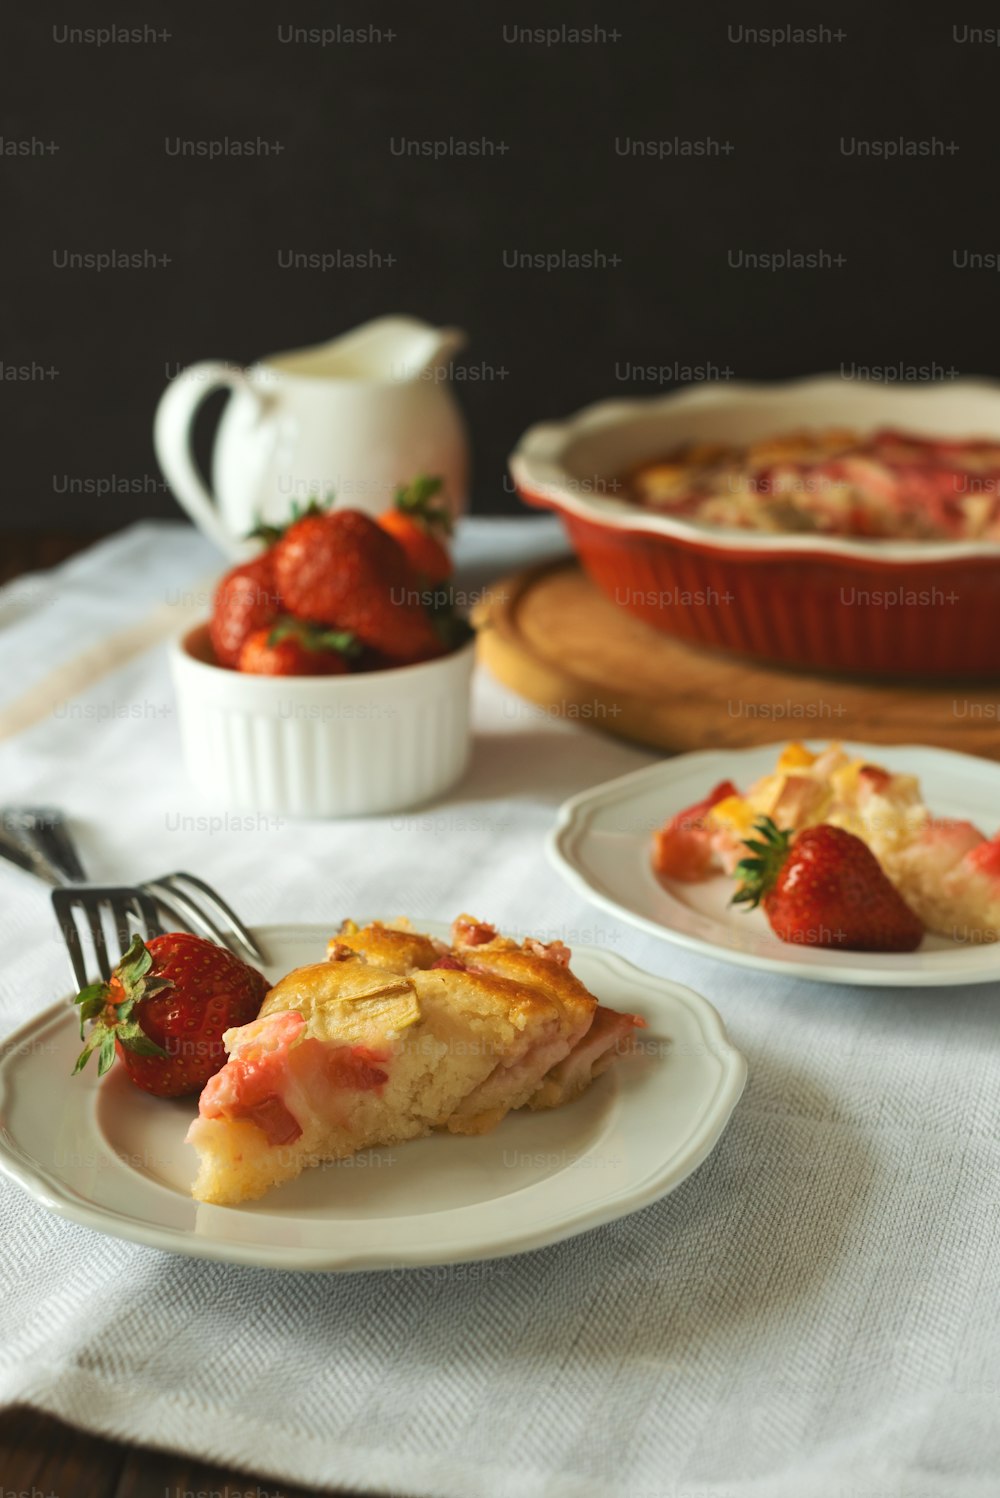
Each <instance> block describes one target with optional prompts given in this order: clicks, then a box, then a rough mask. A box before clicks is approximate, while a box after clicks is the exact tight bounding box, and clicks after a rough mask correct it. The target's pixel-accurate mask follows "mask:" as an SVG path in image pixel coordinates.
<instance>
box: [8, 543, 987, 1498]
mask: <svg viewBox="0 0 1000 1498" xmlns="http://www.w3.org/2000/svg"><path fill="white" fill-rule="evenodd" d="M558 547H559V541H558V538H557V533H556V532H555V531H554V530H553V529H552V528H551V527H550V526H549V525H548V524H547V523H545V522H543V523H541V524H539V523H538V522H535V521H525V522H498V521H494V522H487V521H473V522H470V523H468V525H467V526H466V529H465V532H464V535H463V539H462V548H461V551H462V556H463V558H464V560H465V562H466V566H467V568H468V566H469V565H470V564H471V565H473V566H475V565H476V564H478V565H479V566H480V568H481V567H482V566H484V565H485V566H487V567H492V568H493V569H494V570H499V569H503V568H504V567H506V566H508V565H510V564H511V563H512V562H515V561H518V560H526V559H527V558H529V557H531V556H533V555H534V554H535V553H536V552H538V551H539V550H541V549H548V550H550V551H552V550H557V549H558ZM218 570H220V561H219V558H218V557H217V556H216V555H215V554H214V553H213V551H212V550H211V548H210V547H209V546H208V544H207V543H206V542H204V541H203V540H202V539H200V538H199V537H198V536H197V535H195V534H194V533H193V532H192V531H190V530H188V529H187V528H185V527H183V526H180V525H167V524H141V525H138V526H135V527H134V528H132V529H130V530H128V531H127V532H124V533H123V534H121V535H120V536H117V537H115V538H113V539H111V540H110V541H107V542H105V543H102V544H101V545H99V546H96V547H94V548H93V549H91V550H90V551H89V552H88V553H86V554H84V555H83V556H81V557H79V558H77V559H76V560H74V561H73V562H71V563H69V564H68V565H65V566H63V567H61V568H59V569H58V570H56V571H55V572H53V573H51V574H48V575H46V576H44V577H39V578H26V579H22V580H20V581H19V582H17V583H15V584H14V585H12V586H11V587H9V588H7V589H6V590H2V591H0V642H2V645H3V647H4V648H3V661H4V670H3V672H2V674H0V800H3V801H14V800H19V801H29V800H31V801H36V802H39V801H49V802H56V803H58V804H60V805H62V806H63V807H65V808H66V809H67V810H68V812H69V813H70V815H71V816H72V818H73V819H74V821H75V824H76V829H77V831H78V835H79V840H80V842H81V844H82V849H83V853H84V857H85V862H86V863H87V865H88V868H89V871H90V872H91V874H92V876H93V877H94V878H95V879H99V880H101V879H104V880H108V881H115V880H120V879H125V880H128V879H129V878H133V877H136V878H137V877H141V876H143V875H148V874H150V873H153V872H156V871H159V870H161V869H165V868H167V867H170V868H177V867H190V868H192V869H196V870H198V871H200V872H202V873H203V874H204V875H205V877H206V878H208V879H209V880H211V881H212V882H213V883H216V884H217V885H218V886H219V887H220V888H221V889H222V890H223V891H224V892H226V893H227V894H229V895H230V896H231V897H232V898H233V900H234V903H236V904H237V905H238V907H239V909H240V911H241V912H242V913H243V914H244V915H245V916H246V917H247V918H248V919H249V920H251V921H253V920H258V921H268V920H275V919H281V918H284V917H287V918H289V919H295V920H316V921H324V922H327V923H332V922H333V921H334V920H337V919H339V918H340V917H341V916H342V915H343V914H345V913H347V912H350V911H357V912H378V911H381V912H385V913H387V914H395V913H399V912H402V911H405V912H408V913H409V914H411V915H412V916H414V917H416V918H418V919H419V918H420V917H422V916H425V917H439V918H444V919H447V918H449V917H450V916H451V915H453V914H454V913H456V912H457V911H459V910H461V909H469V910H472V911H475V912H481V913H482V914H483V915H484V916H486V917H488V918H490V919H493V920H496V921H499V922H501V923H508V924H509V925H511V926H514V927H520V928H528V929H532V928H543V929H545V930H546V931H550V932H558V934H560V935H562V936H563V937H564V938H565V939H566V940H567V941H569V942H570V944H571V945H572V943H573V941H574V940H577V941H583V942H594V943H597V944H601V943H604V944H607V945H608V946H610V947H611V949H612V950H614V951H617V952H620V953H622V954H623V955H625V956H626V957H628V958H630V959H631V960H632V961H633V962H636V963H638V964H639V965H641V966H643V967H646V968H648V969H651V970H652V971H654V972H657V973H664V974H669V975H670V976H671V977H674V978H677V979H679V980H680V981H681V982H685V983H688V984H690V985H691V986H693V987H694V988H696V989H698V990H700V991H701V992H702V993H705V994H706V995H707V996H708V997H709V998H710V999H711V1000H712V1002H713V1003H714V1004H715V1005H716V1007H717V1008H718V1009H719V1010H720V1011H721V1013H722V1016H723V1018H724V1020H725V1022H726V1024H727V1026H728V1028H729V1031H730V1034H731V1035H732V1037H733V1039H734V1041H735V1043H736V1044H737V1045H738V1046H739V1047H740V1048H741V1049H742V1050H743V1051H744V1053H745V1054H746V1056H747V1058H748V1061H749V1065H750V1080H749V1085H748V1088H747V1092H746V1094H745V1096H744V1099H743V1101H742V1103H741V1104H740V1105H739V1107H738V1108H737V1111H736V1113H735V1115H734V1118H733V1120H732V1123H731V1125H730V1127H729V1129H728V1131H727V1132H726V1134H725V1136H724V1137H723V1139H722V1141H721V1143H720V1145H719V1147H718V1148H717V1150H716V1151H715V1153H714V1154H713V1155H712V1156H711V1157H710V1159H709V1160H708V1161H707V1162H706V1163H705V1164H704V1165H703V1166H702V1167H701V1168H700V1169H699V1170H698V1171H697V1172H696V1173H695V1175H694V1176H693V1177H692V1178H691V1179H690V1180H689V1181H687V1182H686V1183H685V1184H684V1185H683V1186H682V1187H681V1188H680V1189H679V1190H678V1191H676V1192H675V1193H674V1194H673V1195H671V1196H669V1197H668V1198H666V1200H664V1201H662V1202H660V1203H658V1204H657V1205H655V1206H652V1207H649V1208H647V1209H646V1210H644V1211H642V1212H639V1213H637V1214H635V1215H634V1216H631V1217H628V1218H625V1219H624V1220H622V1221H620V1222H617V1223H614V1224H612V1225H611V1226H608V1227H605V1228H601V1229H598V1230H596V1231H593V1232H590V1233H587V1234H584V1235H583V1236H581V1237H579V1238H576V1239H574V1240H572V1241H570V1242H567V1243H564V1244H561V1245H559V1246H556V1247H552V1248H549V1249H546V1250H543V1251H542V1252H539V1253H534V1254H525V1255H522V1256H519V1257H516V1258H511V1259H500V1260H496V1261H491V1262H488V1263H478V1264H472V1265H468V1266H458V1267H454V1268H449V1269H434V1270H412V1271H409V1272H406V1273H396V1274H374V1273H373V1274H360V1275H344V1276H338V1275H296V1274H280V1273H270V1272H267V1271H258V1270H250V1269H243V1268H234V1267H229V1266H225V1265H221V1264H213V1263H207V1262H201V1261H197V1260H188V1259H184V1258H181V1257H175V1256H172V1255H169V1254H164V1253H160V1252H157V1251H154V1250H152V1249H146V1248H142V1247H138V1246H134V1245H131V1244H128V1243H124V1242H119V1241H117V1240H114V1239H105V1238H102V1237H99V1236H97V1235H95V1234H93V1233H91V1232H88V1231H86V1230H84V1229H82V1228H78V1227H75V1226H74V1225H72V1224H70V1223H68V1222H65V1221H62V1220H61V1219H60V1218H58V1217H55V1216H51V1215H49V1214H48V1213H47V1212H45V1211H44V1210H43V1209H42V1208H41V1207H40V1206H39V1205H37V1204H36V1203H35V1202H34V1201H33V1200H31V1199H30V1198H29V1197H28V1196H26V1195H25V1194H24V1192H22V1191H21V1190H20V1189H19V1188H18V1187H17V1186H15V1185H14V1184H13V1183H12V1182H10V1181H9V1180H7V1179H6V1177H0V1213H2V1224H3V1250H2V1254H0V1399H2V1401H4V1402H16V1401H21V1402H28V1403H31V1404H33V1405H36V1406H38V1407H40V1408H42V1409H45V1410H48V1411H50V1412H51V1413H53V1414H55V1415H57V1416H60V1417H62V1418H64V1419H66V1420H69V1421H71V1422H73V1423H74V1424H76V1425H79V1426H83V1427H85V1428H86V1429H88V1430H90V1431H96V1432H100V1433H103V1434H105V1435H108V1436H112V1437H117V1438H119V1439H122V1440H126V1441H136V1442H140V1443H146V1444H154V1445H163V1446H167V1447H176V1448H179V1449H182V1450H184V1451H186V1452H189V1453H191V1454H193V1455H197V1456H200V1457H202V1458H205V1459H207V1460H212V1461H218V1462H221V1463H224V1464H235V1465H236V1466H238V1467H239V1468H240V1469H242V1470H245V1471H247V1472H249V1473H251V1474H253V1475H254V1476H255V1477H256V1478H257V1479H260V1478H265V1477H268V1476H271V1477H284V1478H286V1479H288V1480H291V1481H298V1482H303V1483H312V1484H317V1485H324V1484H328V1485H337V1484H341V1483H342V1484H344V1485H348V1486H351V1485H353V1486H355V1487H357V1488H360V1489H362V1490H364V1491H371V1492H373V1493H380V1492H381V1493H391V1494H394V1495H395V1494H399V1495H403V1494H406V1495H434V1498H534V1495H542V1494H545V1495H548V1494H552V1495H560V1498H563V1495H564V1498H812V1495H815V1498H996V1495H997V1493H998V1492H1000V1421H998V1418H997V1416H998V1407H1000V1398H998V1395H1000V1295H998V1289H1000V1212H998V1195H1000V1193H998V1181H1000V1172H998V1166H1000V1142H998V1129H997V1120H998V1102H1000V1067H998V1062H997V1051H998V1017H1000V996H998V994H997V991H996V988H995V987H994V986H993V985H983V986H980V987H972V988H967V989H943V990H940V991H938V992H935V991H933V990H912V991H908V990H903V989H894V990H890V989H886V990H878V991H876V990H864V989H847V988H837V987H833V986H831V987H819V986H816V985H812V984H805V983H796V982H793V981H788V980H784V979H781V978H778V977H773V976H770V975H766V974H762V973H756V972H750V971H743V970H741V969H739V968H735V967H729V966H726V965H725V964H723V963H716V962H713V961H710V960H707V959H704V958H700V957H698V956H695V955H692V954H689V953H686V952H682V951H679V950H677V949H675V948H673V947H671V946H669V945H667V944H666V943H660V942H657V941H655V940H653V939H652V938H648V937H644V936H641V935H638V934H637V933H634V932H633V931H632V930H631V929H630V928H629V927H627V926H625V925H623V924H620V923H618V922H616V921H615V920H614V919H612V918H611V917H609V916H606V915H604V914H602V913H600V912H597V911H595V910H593V909H590V908H588V907H587V906H586V905H585V904H584V903H583V902H581V900H580V899H579V898H578V897H577V896H575V895H574V894H572V893H571V892H570V891H569V890H568V889H567V888H566V887H565V886H564V885H563V884H562V883H561V882H560V880H559V879H558V878H557V876H556V875H555V874H554V873H553V872H552V870H551V868H550V867H549V865H548V864H547V862H546V858H545V854H544V851H543V840H544V837H545V834H546V832H547V831H548V829H549V827H550V825H551V822H552V818H553V814H554V811H555V808H556V807H557V805H558V804H559V802H560V801H561V800H562V799H563V798H564V797H566V796H568V795H570V794H571V793H573V792H575V791H579V790H582V789H583V788H585V787H587V786H590V785H592V784H594V783H596V782H598V781H601V780H604V779H606V778H608V777H610V776H613V775H616V774H620V773H622V772H624V771H626V770H629V769H632V768H634V767H637V766H639V765H642V764H644V763H647V762H649V760H650V758H651V757H650V756H648V755H646V754H644V753H643V752H641V751H640V750H637V749H633V748H630V747H628V746H626V745H623V744H619V743H616V742H614V741H613V740H611V739H610V738H605V737H601V736H599V735H598V734H596V733H593V732H591V731H588V730H587V729H585V728H583V727H579V726H576V725H573V724H569V723H566V722H561V721H556V720H554V719H552V718H550V717H549V716H547V715H546V714H544V713H542V712H541V711H539V710H537V709H535V708H533V707H531V706H529V705H527V704H526V703H523V702H521V701H519V700H518V699H516V698H515V697H513V696H512V695H511V694H509V693H508V692H506V691H505V690H503V689H502V688H500V687H499V686H498V685H497V684H496V683H494V682H492V681H490V680H488V679H485V678H483V677H482V674H481V673H480V678H479V679H478V681H477V684H476V731H477V739H476V746H475V757H474V763H473V766H472V769H471V771H470V772H469V774H468V776H467V778H466V779H465V780H464V781H463V783H462V784H461V785H460V786H459V787H458V788H457V789H456V790H455V791H454V792H453V793H452V794H451V795H450V796H448V797H447V798H446V799H445V800H443V801H442V802H440V803H438V804H437V805H435V806H434V807H432V808H428V809H425V810H422V811H421V812H420V813H419V814H414V815H413V816H412V817H396V818H392V817H383V818H375V819H372V820H368V821H348V822H328V823H291V822H288V823H285V822H282V821H280V820H275V819H268V818H262V819H260V820H259V823H254V822H251V823H250V825H249V827H243V828H242V829H241V830H236V831H234V830H232V829H228V830H224V831H219V830H218V829H217V828H216V827H215V825H214V824H213V823H212V822H211V821H210V817H211V815H212V813H213V812H215V811H216V810H217V808H214V807H209V806H206V805H204V804H203V803H202V802H201V801H200V800H199V797H198V795H197V794H196V793H195V792H194V791H193V789H192V788H191V787H190V786H189V785H188V783H187V782H186V780H185V777H184V772H183V769H182V767H181V764H180V759H179V753H178V744H177V739H176V725H175V720H174V713H173V705H172V696H171V689H170V684H169V680H168V675H167V667H166V660H165V653H164V650H163V646H162V635H163V629H164V624H165V620H167V619H168V618H169V613H165V612H164V611H165V610H166V611H169V610H170V609H171V608H172V607H176V606H183V605H184V604H188V605H190V606H194V607H196V608H197V607H199V606H200V605H201V606H203V604H204V600H205V598H206V589H207V583H206V579H207V578H209V577H210V576H211V575H212V573H213V572H217V571H218ZM469 575H470V574H469V573H468V571H467V573H466V576H469ZM67 694H68V695H67ZM997 811H998V808H988V809H987V808H984V818H985V819H986V820H988V821H989V822H990V824H991V826H992V825H993V824H995V822H996V821H997ZM0 895H2V897H0V1030H2V1032H3V1033H7V1032H8V1031H9V1030H11V1029H13V1028H14V1027H15V1026H16V1025H18V1024H20V1023H22V1022H23V1021H24V1019H25V1018H27V1017H28V1016H29V1015H30V1014H31V1013H32V1012H33V1010H35V1009H36V1008H37V1007H39V1006H42V1005H45V1004H47V1003H49V1002H50V1001H51V1000H52V998H53V997H54V996H55V995H57V994H58V993H60V992H62V991H64V989H65V987H66V973H65V958H64V954H63V952H62V950H61V947H60V946H59V944H58V943H57V941H56V938H55V929H54V923H53V920H52V917H51V914H50V910H49V904H48V900H47V898H46V895H45V893H44V891H43V890H42V889H41V887H40V886H38V885H36V884H34V883H32V882H31V881H29V879H28V878H27V877H22V876H21V875H20V874H18V873H17V871H15V870H7V869H6V867H5V866H0ZM63 1082H64V1079H62V1078H56V1079H53V1085H54V1086H61V1085H63Z"/></svg>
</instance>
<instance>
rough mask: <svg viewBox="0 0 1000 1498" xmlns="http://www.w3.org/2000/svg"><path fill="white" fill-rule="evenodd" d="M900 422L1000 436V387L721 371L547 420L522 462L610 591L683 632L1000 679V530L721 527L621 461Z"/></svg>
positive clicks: (534, 494)
mask: <svg viewBox="0 0 1000 1498" xmlns="http://www.w3.org/2000/svg"><path fill="white" fill-rule="evenodd" d="M886 426H891V427H895V428H899V429H901V430H904V431H911V432H914V433H918V434H924V433H927V434H931V435H934V436H940V437H952V438H966V437H988V438H994V439H1000V385H994V384H990V383H988V382H985V381H978V380H976V381H973V380H962V381H956V382H953V383H949V384H948V385H921V386H916V385H907V386H886V385H883V384H875V383H869V382H864V381H857V380H845V379H840V378H836V377H820V378H816V379H808V380H797V381H793V382H791V383H789V384H781V385H743V384H741V385H736V384H732V385H730V384H720V385H705V386H702V387H699V388H690V389H687V390H684V391H681V392H679V393H676V394H672V395H668V396H665V397H662V398H660V399H654V400H634V401H633V400H630V401H609V402H604V403H602V404H600V405H596V406H590V407H588V408H586V409H585V410H583V411H581V412H579V413H577V415H575V416H572V417H570V418H569V419H568V420H566V421H563V422H553V423H546V424H544V425H541V426H536V427H532V428H531V429H530V430H529V431H528V432H526V433H525V435H524V437H523V438H522V439H521V441H520V442H519V444H518V446H517V448H516V449H515V451H514V453H513V454H512V456H511V460H510V466H511V472H512V475H513V478H514V482H515V484H516V486H517V489H518V492H519V493H520V495H521V497H522V498H523V499H524V500H525V501H526V503H528V504H530V505H536V506H540V507H543V508H546V509H551V510H555V511H557V512H558V514H559V515H561V517H562V520H563V523H564V525H565V527H566V530H567V532H568V534H569V537H570V540H571V541H572V543H573V545H574V547H575V549H576V551H577V554H578V556H579V558H580V561H581V563H582V564H583V566H584V567H585V568H586V570H587V572H588V573H589V574H590V576H591V577H592V578H593V580H594V581H595V583H597V585H598V586H599V587H600V588H601V589H602V590H603V591H604V592H605V593H606V594H607V595H608V597H610V598H611V599H613V600H614V602H615V603H617V604H618V605H620V606H621V607H622V608H625V609H627V610H628V611H629V612H630V613H632V614H636V615H638V616H639V617H640V618H642V619H644V620H646V621H647V622H648V623H649V624H651V625H653V626H654V627H655V628H657V629H660V630H663V631H665V632H667V633H668V634H673V635H677V636H679V637H680V638H682V639H685V640H689V641H691V642H692V643H693V644H697V645H703V646H708V647H711V648H715V649H720V650H725V651H729V652H733V653H735V654H738V655H744V656H750V657H753V658H755V659H758V660H766V661H772V662H775V663H778V664H781V665H785V666H790V667H798V668H809V669H814V670H824V671H840V672H851V673H859V674H864V675H885V676H909V677H937V678H940V677H965V678H971V677H980V678H982V677H991V676H1000V543H996V542H984V541H895V540H872V539H857V540H855V539H854V538H848V537H843V536H829V535H817V534H811V533H810V534H803V533H801V532H796V533H788V534H777V535H776V534H774V533H769V532H760V531H749V530H737V529H735V528H725V529H723V528H722V527H710V526H707V525H703V524H698V523H696V522H693V521H690V520H685V519H681V518H677V517H673V516H669V515H664V514H661V513H656V512H652V511H649V510H644V509H640V508H637V507H636V506H635V505H633V504H631V503H629V502H628V501H627V500H625V499H623V498H621V497H620V496H621V493H622V484H621V475H622V474H625V473H627V472H628V471H629V470H630V469H631V468H633V467H634V466H635V465H636V464H640V463H645V462H651V461H653V460H655V459H658V458H662V457H663V456H664V454H666V453H668V452H670V451H671V450H673V449H675V448H677V447H679V446H681V445H682V444H684V443H687V442H707V441H727V442H750V441H755V440H757V439H760V438H764V437H769V436H776V435H778V434H780V433H784V432H789V431H793V430H796V429H801V428H816V429H819V428H823V427H849V428H852V429H856V430H858V431H860V432H867V431H873V430H875V429H877V428H880V427H886Z"/></svg>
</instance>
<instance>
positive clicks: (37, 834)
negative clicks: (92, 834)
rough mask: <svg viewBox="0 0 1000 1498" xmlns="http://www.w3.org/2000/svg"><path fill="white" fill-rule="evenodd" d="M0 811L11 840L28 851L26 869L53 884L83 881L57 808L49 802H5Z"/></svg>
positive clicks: (62, 818) (82, 882) (65, 826)
mask: <svg viewBox="0 0 1000 1498" xmlns="http://www.w3.org/2000/svg"><path fill="white" fill-rule="evenodd" d="M0 815H2V819H3V826H4V830H5V831H6V832H7V833H8V834H9V835H10V838H11V840H12V841H13V842H14V843H16V844H19V845H20V847H21V848H22V849H23V850H24V851H25V852H26V853H27V854H28V857H29V858H30V860H31V863H30V867H29V872H31V873H34V874H37V875H38V877H39V878H40V879H44V880H45V882H46V884H51V885H56V886H58V885H60V884H84V883H86V879H87V875H86V872H85V871H84V867H83V864H82V863H81V861H80V855H79V854H78V852H77V850H76V845H75V844H74V842H73V838H72V835H71V834H70V830H69V827H68V826H67V823H66V818H65V817H64V816H63V814H62V812H61V811H59V810H58V809H57V808H55V807H51V806H8V807H5V808H4V809H3V812H2V814H0ZM21 867H22V868H23V867H25V865H24V864H22V865H21Z"/></svg>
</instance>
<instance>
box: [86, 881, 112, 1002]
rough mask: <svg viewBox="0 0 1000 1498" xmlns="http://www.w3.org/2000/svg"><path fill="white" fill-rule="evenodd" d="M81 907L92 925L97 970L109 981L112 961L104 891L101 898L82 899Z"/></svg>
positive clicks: (91, 932) (91, 937)
mask: <svg viewBox="0 0 1000 1498" xmlns="http://www.w3.org/2000/svg"><path fill="white" fill-rule="evenodd" d="M79 908H80V909H81V910H82V911H83V913H84V915H85V916H86V918H87V924H88V926H89V927H90V939H91V941H92V942H93V943H94V955H95V957H96V958H97V971H98V972H99V973H100V975H101V977H102V978H103V979H104V981H105V983H107V981H108V979H109V978H110V977H111V963H110V961H109V960H108V944H107V942H106V941H105V940H104V920H103V915H102V912H103V909H104V891H103V890H102V891H101V896H100V898H98V899H96V900H83V901H81V902H80V906H79Z"/></svg>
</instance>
